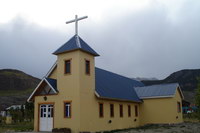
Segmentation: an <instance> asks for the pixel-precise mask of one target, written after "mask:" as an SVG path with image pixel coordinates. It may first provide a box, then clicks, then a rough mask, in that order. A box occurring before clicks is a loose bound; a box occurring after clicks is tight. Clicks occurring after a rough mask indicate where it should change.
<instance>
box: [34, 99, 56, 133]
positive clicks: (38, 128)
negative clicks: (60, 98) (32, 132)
mask: <svg viewBox="0 0 200 133" xmlns="http://www.w3.org/2000/svg"><path fill="white" fill-rule="evenodd" d="M42 104H52V105H53V128H54V115H55V109H54V107H55V102H41V103H38V122H37V131H38V132H39V131H40V105H42Z"/></svg>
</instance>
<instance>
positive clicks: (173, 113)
mask: <svg viewBox="0 0 200 133" xmlns="http://www.w3.org/2000/svg"><path fill="white" fill-rule="evenodd" d="M143 101H144V102H143V103H142V104H140V122H141V125H144V124H152V123H155V124H160V123H167V124H168V123H180V122H183V116H182V111H181V113H178V110H177V102H181V101H182V99H181V96H180V93H179V91H178V90H176V94H175V97H172V98H154V99H144V100H143ZM181 107H182V105H181ZM177 116H178V118H176V117H177Z"/></svg>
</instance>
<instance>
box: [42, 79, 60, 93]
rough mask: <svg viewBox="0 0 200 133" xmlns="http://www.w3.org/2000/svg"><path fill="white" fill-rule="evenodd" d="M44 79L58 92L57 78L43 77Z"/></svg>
mask: <svg viewBox="0 0 200 133" xmlns="http://www.w3.org/2000/svg"><path fill="white" fill-rule="evenodd" d="M45 79H46V80H47V82H48V83H49V84H50V85H51V86H52V87H53V88H54V90H55V91H57V92H58V89H57V80H55V79H52V78H45Z"/></svg>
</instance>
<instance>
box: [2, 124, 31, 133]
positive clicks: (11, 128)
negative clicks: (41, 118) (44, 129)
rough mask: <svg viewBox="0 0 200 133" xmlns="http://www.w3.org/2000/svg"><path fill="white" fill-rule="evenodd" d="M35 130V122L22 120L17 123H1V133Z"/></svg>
mask: <svg viewBox="0 0 200 133" xmlns="http://www.w3.org/2000/svg"><path fill="white" fill-rule="evenodd" d="M23 131H33V122H21V123H16V124H0V133H3V132H23Z"/></svg>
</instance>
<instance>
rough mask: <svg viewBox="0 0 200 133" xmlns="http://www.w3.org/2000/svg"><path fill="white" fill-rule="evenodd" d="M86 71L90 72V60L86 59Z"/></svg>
mask: <svg viewBox="0 0 200 133" xmlns="http://www.w3.org/2000/svg"><path fill="white" fill-rule="evenodd" d="M85 73H86V74H88V75H89V74H90V61H89V60H85Z"/></svg>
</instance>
